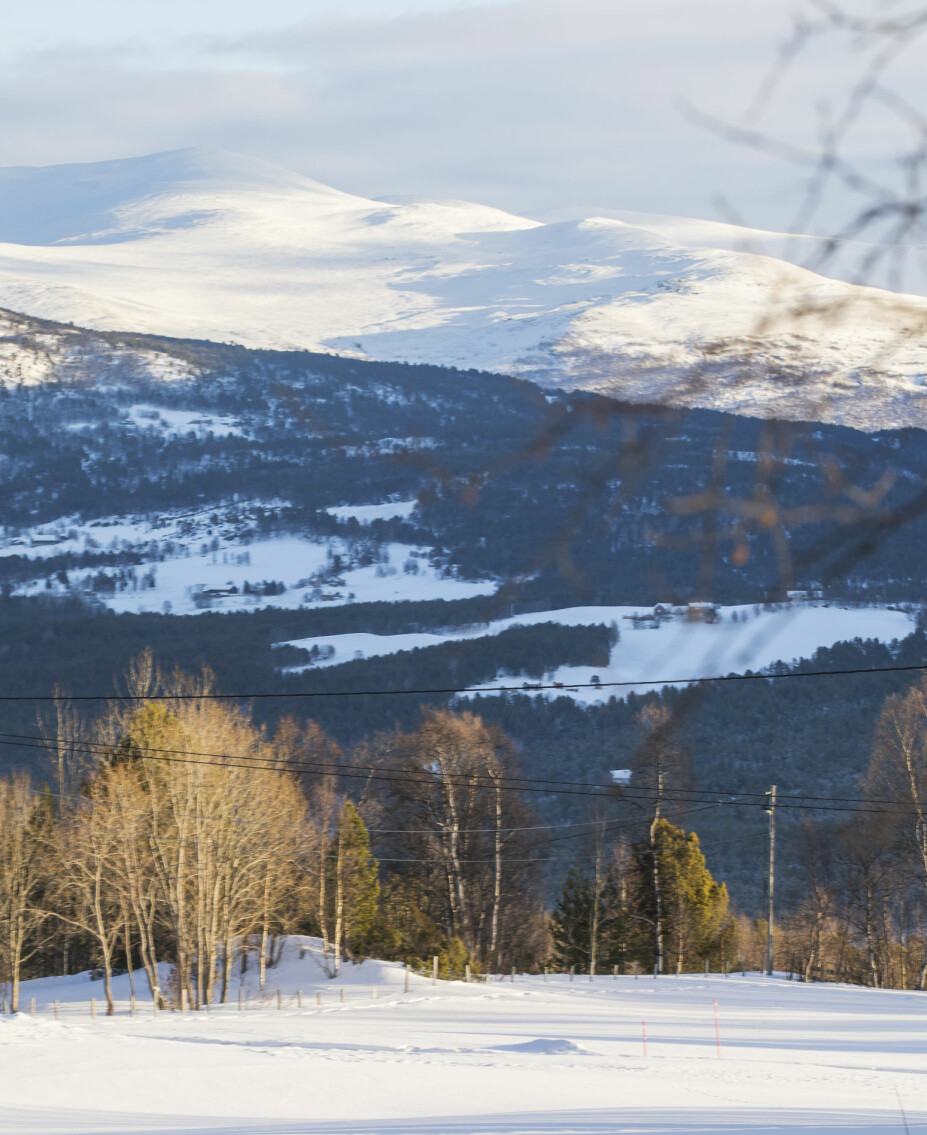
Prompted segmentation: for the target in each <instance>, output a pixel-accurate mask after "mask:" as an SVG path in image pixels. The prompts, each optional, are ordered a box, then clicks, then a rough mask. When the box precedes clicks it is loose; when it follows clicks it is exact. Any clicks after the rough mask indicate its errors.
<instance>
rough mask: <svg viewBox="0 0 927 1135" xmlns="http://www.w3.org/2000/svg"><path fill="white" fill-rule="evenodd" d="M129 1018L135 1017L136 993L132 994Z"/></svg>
mask: <svg viewBox="0 0 927 1135" xmlns="http://www.w3.org/2000/svg"><path fill="white" fill-rule="evenodd" d="M129 1016H130V1017H134V1016H135V994H134V993H132V994H131V995H130V996H129Z"/></svg>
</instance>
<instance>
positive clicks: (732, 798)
mask: <svg viewBox="0 0 927 1135" xmlns="http://www.w3.org/2000/svg"><path fill="white" fill-rule="evenodd" d="M16 736H17V735H16V734H0V745H9V746H13V747H17V748H27V749H39V750H42V751H45V752H47V751H48V750H49V744H50V743H48V742H44V743H43V742H42V741H41V739H40V738H37V737H27V735H20V736H23V737H26V739H25V740H13V739H5V740H4V739H3V738H14V737H16ZM68 744H69V747H70V748H71V751H72V752H74V753H78V754H83V755H86V756H101V755H102V756H108V755H112V753H113V750H112V749H110V748H108V747H106V746H103V745H101V744H100V743H98V742H86V743H85V744H82V743H74V742H69V743H68ZM94 746H95V747H94ZM136 752H140V753H143V754H145V753H147V756H146V757H145V759H147V760H154V761H163V762H166V763H169V764H184V765H192V766H204V767H217V768H225V769H230V768H235V769H242V770H245V771H249V772H294V773H307V772H308V773H316V774H321V775H335V776H342V777H346V778H348V779H355V780H357V779H361V780H368V781H379V782H384V783H386V784H422V785H425V786H427V787H429V788H436V787H439V786H440V785H441V784H447V785H450V786H451V787H459V788H464V787H466V788H474V787H475V788H486V789H491V790H493V791H499V792H519V793H522V792H534V793H541V794H543V795H549V796H591V797H595V798H597V799H611V800H615V801H618V800H624V801H626V802H630V803H634V802H637V803H642V804H647V803H653V802H654V801H655V800H656V799H657V794H656V792H655V790H653V789H648V788H644V787H640V788H635V787H634V786H627V787H625V786H621V788H620V791H617V790H616V788H617V786H615V785H604V784H600V785H595V784H594V782H591V781H554V780H547V779H546V778H543V777H541V778H532V777H507V778H497V780H501V779H506V780H512V781H514V782H515V783H513V784H500V783H498V782H497V780H494V779H493V778H491V777H489V776H488V775H486V774H476V775H464V774H458V775H457V776H454V775H450V776H432V777H429V776H427V775H426V774H425V770H422V773H423V775H410V774H409V773H407V772H404V771H403V770H401V769H379V768H376V767H375V766H372V765H370V766H365V765H344V766H342V765H336V764H322V763H318V762H312V761H287V760H279V759H277V758H273V757H250V756H234V755H231V756H230V755H226V754H221V753H202V754H183V753H181V751H180V750H164V751H160V750H154V749H152V750H148V749H146V748H144V747H142V748H137V749H136ZM204 758H206V759H204ZM349 770H358V771H349ZM574 785H575V786H578V787H573V786H574ZM545 786H546V787H545ZM551 786H556V787H551ZM579 786H582V787H579ZM586 788H591V789H595V788H597V789H598V791H586ZM629 791H633V792H637V793H638V795H636V796H627V795H625V793H627V792H629ZM660 799H661V800H662V801H663V802H664V803H667V804H678V805H687V806H694V805H702V806H703V807H700V808H698V809H697V810H698V811H707V810H710V809H712V808H721V807H727V808H730V807H738V808H765V807H766V793H760V792H746V791H743V792H738V793H729V792H725V793H718V792H712V791H710V790H708V789H675V790H673V793H672V795H669V794H663V795H662V796H661V797H660ZM788 799H790V800H792V801H794V802H793V803H790V804H786V803H781V802H780V803H778V804H777V807H779V808H780V809H787V810H791V811H816V812H840V813H848V814H851V815H910V813H911V811H912V809H914V808H916V807H927V802H924V801H920V800H880V801H876V800H874V801H869V800H866V799H863V798H858V799H854V798H852V797H844V798H842V799H843V800H844V801H845V805H846V806H842V805H841V804H840V803H833V802H832V801H839V800H840V799H841V798H839V797H816V796H810V795H798V794H793V795H791V796H790V797H788ZM872 804H882V805H891V806H892V807H872V806H870V805H872ZM589 823H590V825H593V824H594V823H596V821H589ZM487 830H490V829H487ZM491 830H495V829H491ZM511 830H516V829H511ZM525 830H528V829H525ZM393 834H398V833H393Z"/></svg>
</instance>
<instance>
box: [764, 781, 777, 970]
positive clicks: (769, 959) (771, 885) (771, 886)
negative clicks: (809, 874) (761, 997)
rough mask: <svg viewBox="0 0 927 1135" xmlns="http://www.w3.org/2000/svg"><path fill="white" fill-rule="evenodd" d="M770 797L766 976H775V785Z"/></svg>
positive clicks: (769, 793)
mask: <svg viewBox="0 0 927 1135" xmlns="http://www.w3.org/2000/svg"><path fill="white" fill-rule="evenodd" d="M766 795H767V796H768V797H769V807H768V808H767V809H766V811H767V812H768V813H769V879H768V882H767V887H766V896H767V898H768V900H769V909H768V910H767V912H766V920H767V921H766V975H767V977H772V975H773V963H774V958H773V921H774V918H775V901H774V896H775V891H776V786H775V785H773V786H772V788H770V790H769V792H767V794H766Z"/></svg>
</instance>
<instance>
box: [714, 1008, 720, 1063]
mask: <svg viewBox="0 0 927 1135" xmlns="http://www.w3.org/2000/svg"><path fill="white" fill-rule="evenodd" d="M715 1044H716V1045H717V1048H718V1059H719V1060H720V1059H721V1023H720V1021H719V1020H718V998H717V997H716V998H715Z"/></svg>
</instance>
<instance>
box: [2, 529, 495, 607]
mask: <svg viewBox="0 0 927 1135" xmlns="http://www.w3.org/2000/svg"><path fill="white" fill-rule="evenodd" d="M330 545H331V546H332V547H334V548H335V549H336V551H337V550H338V549H339V548H340V549H342V550H344V548H343V545H342V542H341V541H321V540H310V539H304V538H302V537H299V536H280V537H276V538H271V539H266V540H252V541H250V542H249V543H248V544H247V545H241V546H239V545H234V544H233V545H231V546H227V547H222V548H219V549H218V550H215V551H212V550H205V551H199V552H191V553H189V554H187V555H182V556H178V557H175V558H172V559H166V560H163V561H162V562H159V563H151V564H146V565H144V566H142V567H139V568H137V569H136V579H135V580H133V581H130V583H129V584H128V585H127V586H126V588H125V589H124V590H116V591H113V592H111V591H103V592H100V591H96V592H94V594H95V595H96V597H97V598H98V599H99V600H100V602H102V603H103V604H104V605H105V606H106V607H108V608H109V609H110V610H111V611H116V612H120V613H121V612H135V613H138V612H144V611H152V612H163V613H167V614H173V615H195V614H198V613H200V612H202V611H205V610H213V611H248V610H253V609H255V608H258V607H277V608H281V609H283V610H295V609H296V608H298V607H302V608H306V607H315V606H326V607H331V606H339V605H343V604H345V603H398V602H401V601H404V600H407V601H415V602H420V601H423V600H427V599H471V598H473V597H474V596H477V595H491V594H492V593H493V592H494V591H495V589H496V587H497V586H498V584H497V583H496V582H495V581H477V582H469V581H466V580H460V579H454V578H445V577H444V576H443V575H442V574H441V572H440V571H438V570H436V569H434V568H433V567H431V566H430V565H429V563H428V558H427V557H428V549H426V548H418V547H415V546H413V545H411V544H385V545H384V546H383V547H384V551H385V554H386V555H387V557H388V559H387V561H386V562H385V563H376V564H369V565H367V566H366V567H354V568H349V569H346V570H342V571H341V572H340V573H339V574H338V575H337V579H338V580H340V581H341V582H339V583H325V582H322V583H319V584H316V583H314V582H313V577H314V576H316V575H318V574H319V573H323V574H324V573H326V572H330V571H331V561H330V559H329V556H328V552H329V546H330ZM412 556H415V557H421V558H418V559H416V560H415V563H416V565H417V567H418V573H417V574H416V575H411V574H408V573H407V572H405V571H404V569H403V565H404V564H405V563H406V562H407V561H408V560H409V558H410V557H412ZM97 574H98V569H93V570H78V571H73V572H71V573H70V576H69V580H70V586H71V588H72V589H78V590H80V591H85V590H87V589H88V587H89V586H90V584H89V581H91V580H92V579H93V577H95V576H96V575H97ZM263 583H272V584H273V583H282V584H283V586H284V587H285V589H286V590H284V591H281V592H279V593H277V594H264V593H262V592H261V591H253V592H250V593H249V592H248V591H246V590H245V585H246V584H248V585H250V586H251V587H257V586H259V585H261V584H263ZM233 588H234V589H235V590H234V592H233V591H232V589H233ZM45 590H46V587H45V582H44V580H43V579H40V578H39V579H36V580H35V581H33V582H31V583H30V584H28V585H25V586H23V587H20V588H18V589H17V590H16V592H15V593H16V594H18V595H37V594H42V593H43V592H45Z"/></svg>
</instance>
